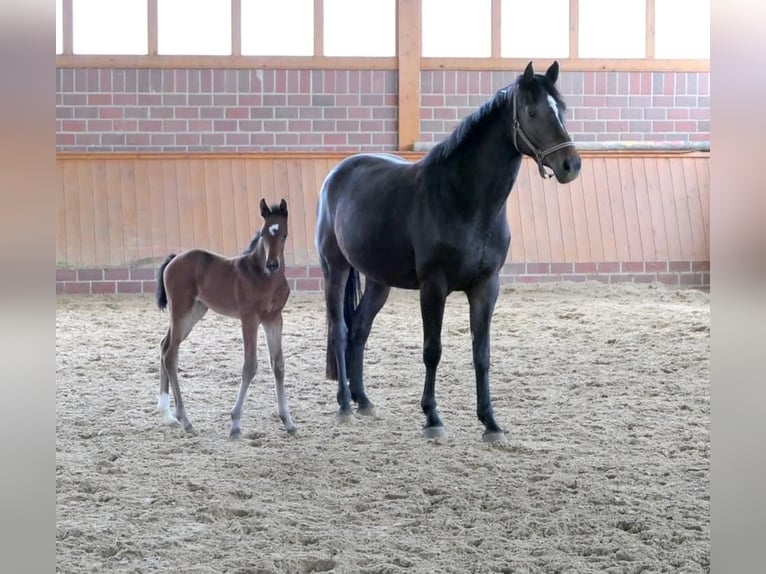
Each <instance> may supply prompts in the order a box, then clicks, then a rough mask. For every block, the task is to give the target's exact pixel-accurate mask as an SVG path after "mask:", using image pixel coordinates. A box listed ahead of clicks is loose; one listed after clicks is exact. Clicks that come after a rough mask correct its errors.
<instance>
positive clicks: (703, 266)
mask: <svg viewBox="0 0 766 574" xmlns="http://www.w3.org/2000/svg"><path fill="white" fill-rule="evenodd" d="M692 271H710V261H692Z"/></svg>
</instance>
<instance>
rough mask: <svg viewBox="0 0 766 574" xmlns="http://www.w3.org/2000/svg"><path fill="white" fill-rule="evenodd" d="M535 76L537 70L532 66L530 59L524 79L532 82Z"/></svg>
mask: <svg viewBox="0 0 766 574" xmlns="http://www.w3.org/2000/svg"><path fill="white" fill-rule="evenodd" d="M534 77H535V70H534V69H533V68H532V61H531V60H530V62H529V64H527V67H526V68H525V69H524V81H525V82H531V81H532V80H533V79H534Z"/></svg>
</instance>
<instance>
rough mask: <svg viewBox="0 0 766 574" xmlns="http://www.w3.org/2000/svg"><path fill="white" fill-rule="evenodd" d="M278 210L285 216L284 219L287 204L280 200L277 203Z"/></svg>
mask: <svg viewBox="0 0 766 574" xmlns="http://www.w3.org/2000/svg"><path fill="white" fill-rule="evenodd" d="M279 210H280V211H281V212H282V213H284V214H285V217H287V202H286V201H285V200H284V198H282V201H280V202H279Z"/></svg>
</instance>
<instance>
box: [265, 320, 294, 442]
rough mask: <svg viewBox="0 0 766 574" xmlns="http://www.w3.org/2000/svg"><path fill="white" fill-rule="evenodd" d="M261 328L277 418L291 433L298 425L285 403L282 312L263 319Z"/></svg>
mask: <svg viewBox="0 0 766 574" xmlns="http://www.w3.org/2000/svg"><path fill="white" fill-rule="evenodd" d="M263 330H264V331H265V332H266V343H267V344H268V346H269V357H270V359H271V370H272V372H273V373H274V381H275V385H276V392H277V408H278V409H279V418H280V419H282V423H284V425H285V429H287V432H288V433H290V434H293V433H295V431H297V430H298V427H296V426H295V423H293V419H292V417H291V416H290V407H289V405H288V404H287V396H286V395H285V359H284V356H283V355H282V313H279V314H278V315H277V316H276V317H275V318H274V319H270V320H269V321H264V322H263Z"/></svg>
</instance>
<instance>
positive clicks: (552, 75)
mask: <svg viewBox="0 0 766 574" xmlns="http://www.w3.org/2000/svg"><path fill="white" fill-rule="evenodd" d="M545 77H546V78H548V81H549V82H550V83H551V85H553V84H555V83H556V80H558V79H559V62H558V60H553V63H552V64H551V67H550V68H548V69H547V70H546V71H545Z"/></svg>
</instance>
